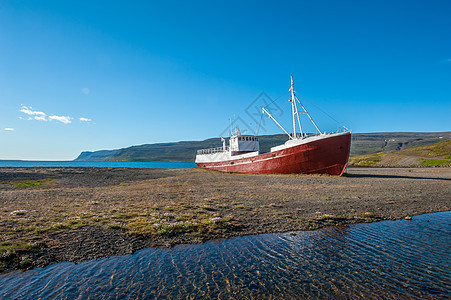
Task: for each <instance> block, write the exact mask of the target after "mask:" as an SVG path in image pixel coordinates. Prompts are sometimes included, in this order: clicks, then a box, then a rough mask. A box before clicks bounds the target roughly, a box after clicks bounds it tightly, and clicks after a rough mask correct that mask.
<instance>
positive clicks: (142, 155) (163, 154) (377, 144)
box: [75, 132, 451, 162]
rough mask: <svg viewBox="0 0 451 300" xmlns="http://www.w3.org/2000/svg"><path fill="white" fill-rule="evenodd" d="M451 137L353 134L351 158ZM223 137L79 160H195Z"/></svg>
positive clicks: (266, 143)
mask: <svg viewBox="0 0 451 300" xmlns="http://www.w3.org/2000/svg"><path fill="white" fill-rule="evenodd" d="M450 138H451V132H382V133H353V134H352V143H351V156H355V155H365V154H372V153H378V152H389V151H399V150H406V149H410V148H414V147H420V146H426V145H429V144H433V143H437V142H439V141H443V140H448V139H450ZM286 140H287V137H286V135H284V134H275V135H265V136H261V137H260V150H261V151H262V152H268V151H269V149H270V148H271V147H273V146H276V145H279V144H281V143H284V142H285V141H286ZM221 146H222V143H221V140H220V138H210V139H207V140H203V141H182V142H174V143H158V144H145V145H139V146H132V147H128V148H122V149H116V150H100V151H93V152H88V151H86V152H82V153H81V154H80V155H79V156H78V157H77V158H76V159H75V160H76V161H169V162H170V161H194V159H195V156H196V151H197V150H198V149H204V148H213V147H221Z"/></svg>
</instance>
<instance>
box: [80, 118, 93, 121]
mask: <svg viewBox="0 0 451 300" xmlns="http://www.w3.org/2000/svg"><path fill="white" fill-rule="evenodd" d="M79 120H80V121H82V122H91V121H92V120H91V119H88V118H83V117H81V118H79Z"/></svg>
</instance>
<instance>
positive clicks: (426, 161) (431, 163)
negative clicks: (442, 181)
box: [421, 159, 451, 166]
mask: <svg viewBox="0 0 451 300" xmlns="http://www.w3.org/2000/svg"><path fill="white" fill-rule="evenodd" d="M421 164H422V165H423V166H441V165H450V164H451V161H449V160H444V159H423V160H422V161H421Z"/></svg>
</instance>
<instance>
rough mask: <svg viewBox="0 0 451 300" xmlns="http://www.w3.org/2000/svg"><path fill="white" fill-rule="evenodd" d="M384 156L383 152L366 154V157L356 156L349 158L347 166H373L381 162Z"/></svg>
mask: <svg viewBox="0 0 451 300" xmlns="http://www.w3.org/2000/svg"><path fill="white" fill-rule="evenodd" d="M384 155H386V153H385V152H379V153H373V154H367V155H358V156H354V157H351V158H349V165H352V166H361V167H363V166H365V167H366V166H374V165H376V164H377V163H379V162H380V161H381V160H382V157H383V156H384Z"/></svg>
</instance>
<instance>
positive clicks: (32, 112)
mask: <svg viewBox="0 0 451 300" xmlns="http://www.w3.org/2000/svg"><path fill="white" fill-rule="evenodd" d="M20 111H21V112H23V113H24V114H27V115H29V116H40V117H44V118H45V116H46V114H45V113H44V112H42V111H37V110H33V107H31V106H30V107H28V106H25V105H22V109H21V110H20Z"/></svg>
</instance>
